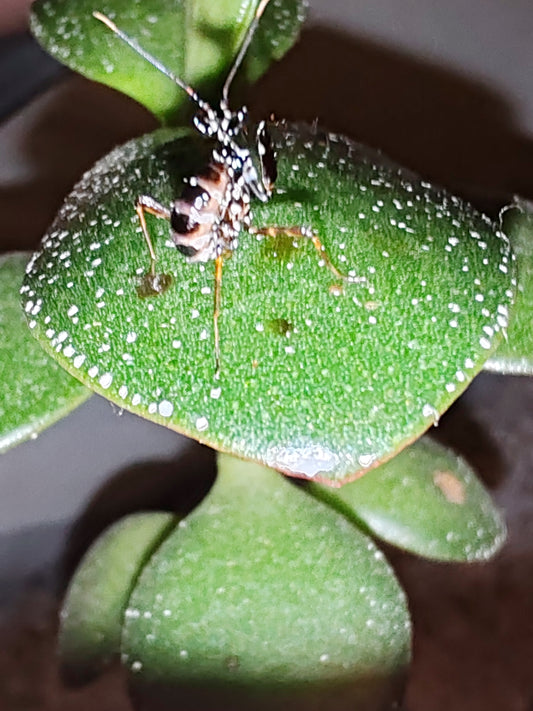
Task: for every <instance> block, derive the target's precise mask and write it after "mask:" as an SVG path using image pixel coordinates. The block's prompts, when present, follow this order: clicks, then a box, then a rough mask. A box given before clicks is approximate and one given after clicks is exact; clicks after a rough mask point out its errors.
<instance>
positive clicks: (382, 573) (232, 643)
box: [122, 456, 410, 708]
mask: <svg viewBox="0 0 533 711" xmlns="http://www.w3.org/2000/svg"><path fill="white" fill-rule="evenodd" d="M409 629H410V626H409V615H408V611H407V607H406V601H405V597H404V594H403V592H402V590H401V588H400V587H399V585H398V583H397V581H396V579H395V577H394V574H393V573H392V571H391V569H390V567H389V566H388V564H387V562H386V561H385V558H384V556H383V554H382V553H381V552H380V551H378V550H377V549H376V547H375V545H374V544H373V543H372V541H371V540H370V539H369V538H367V537H366V536H365V535H364V534H362V533H361V532H360V531H359V530H358V529H357V528H356V527H355V526H353V525H352V524H351V523H349V522H348V521H347V520H346V519H345V517H344V516H342V515H340V514H338V513H337V512H336V511H334V510H333V509H331V508H329V507H328V506H325V505H324V504H322V503H321V502H319V501H316V500H315V499H313V498H312V497H310V496H308V495H307V494H306V493H305V492H303V491H302V490H301V489H299V488H298V487H295V486H294V485H293V484H291V483H289V481H288V480H286V479H284V478H283V477H282V476H280V475H279V474H278V473H277V472H274V471H272V470H269V469H266V468H264V467H260V466H258V465H254V464H252V463H248V462H242V461H239V460H236V459H233V458H230V457H227V456H222V457H221V458H220V459H219V475H218V478H217V481H216V482H215V485H214V487H213V488H212V490H211V491H210V493H209V494H208V496H207V497H206V498H205V499H204V501H203V502H202V503H201V504H200V506H199V507H198V508H197V509H196V510H195V511H193V513H192V514H190V515H189V516H188V517H187V518H186V519H184V520H183V521H182V523H181V524H180V526H179V527H178V528H177V529H176V530H175V531H173V532H172V533H171V534H170V536H169V537H168V538H166V540H165V541H164V542H163V543H162V545H161V546H160V547H159V548H158V550H157V551H156V552H155V554H154V555H153V556H152V558H151V559H150V561H149V562H148V564H147V565H146V567H145V568H144V570H143V572H142V573H141V575H140V577H139V580H138V582H137V585H136V587H135V590H134V591H133V593H132V596H131V598H130V603H129V607H128V610H127V614H126V621H125V627H124V633H123V638H122V653H123V659H124V661H125V663H126V665H127V667H128V668H129V670H130V671H131V673H132V681H133V683H134V684H135V687H136V688H137V689H139V688H143V687H147V689H148V691H147V692H146V695H147V698H149V699H153V696H154V694H156V695H157V694H158V693H159V694H160V693H162V691H161V690H162V689H164V692H165V697H166V698H167V699H168V698H170V699H172V695H173V693H174V694H176V695H180V694H181V693H182V686H183V685H185V686H188V685H193V686H194V685H198V686H199V685H202V686H206V685H208V686H209V687H210V688H211V687H213V686H214V687H215V688H217V687H218V685H221V686H222V687H223V686H224V685H225V684H227V683H229V684H231V687H232V688H233V690H235V689H253V690H254V691H255V692H256V693H257V692H260V697H262V694H263V693H264V692H265V690H268V689H269V688H270V689H272V688H273V689H276V690H278V691H279V690H282V689H286V688H287V687H296V689H297V690H299V691H300V692H301V691H302V690H303V691H304V693H305V692H307V693H311V692H314V693H315V694H316V691H317V689H316V687H317V685H324V684H327V685H328V686H329V687H331V686H334V685H335V684H339V683H344V684H346V683H350V684H352V685H353V686H354V688H355V690H357V689H358V685H365V684H367V683H369V685H370V686H372V681H373V683H374V685H375V688H373V693H374V694H382V693H384V689H385V688H386V687H387V684H390V682H391V679H392V678H397V675H398V674H399V673H401V672H402V671H403V670H404V669H405V666H406V664H407V662H408V659H409V648H410V631H409ZM367 692H370V688H369V689H367ZM389 693H390V689H389ZM260 697H258V698H260ZM313 698H314V699H315V701H316V697H315V696H313ZM221 699H222V700H221V701H220V703H219V705H218V707H219V708H224V707H225V705H224V703H223V700H224V697H223V696H222V697H221ZM352 703H353V699H352ZM171 708H172V706H171ZM231 708H233V706H231ZM246 708H250V706H247V707H246ZM254 708H255V707H254ZM269 708H270V707H269ZM287 708H293V707H292V706H290V705H289V706H287ZM350 708H354V706H353V705H352V706H351V707H350ZM365 708H366V707H365ZM379 708H381V706H379Z"/></svg>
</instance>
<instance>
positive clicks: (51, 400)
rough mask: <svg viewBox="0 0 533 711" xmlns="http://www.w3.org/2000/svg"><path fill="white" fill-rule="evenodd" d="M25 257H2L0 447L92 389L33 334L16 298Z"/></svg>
mask: <svg viewBox="0 0 533 711" xmlns="http://www.w3.org/2000/svg"><path fill="white" fill-rule="evenodd" d="M29 257H30V255H29V254H24V253H13V254H8V255H4V256H2V257H0V363H1V364H2V366H1V368H0V373H1V382H0V393H1V395H0V452H5V451H6V450H7V449H9V448H10V447H13V446H15V445H16V444H19V443H20V442H23V441H24V440H26V439H28V438H30V437H35V436H37V434H38V433H39V432H41V430H44V429H45V428H46V427H49V426H50V425H52V424H53V423H54V422H56V421H57V420H59V419H61V418H62V417H64V416H65V415H67V414H68V413H69V412H70V411H71V410H73V409H74V408H76V407H77V406H78V405H80V404H81V403H82V402H84V401H85V400H86V399H87V398H88V397H89V395H90V394H91V392H90V390H87V389H86V388H84V387H83V386H82V385H80V383H79V382H78V381H77V380H75V379H74V378H72V377H71V376H69V375H67V373H65V371H64V370H63V369H62V368H59V367H58V365H57V363H56V362H55V361H54V360H52V359H51V358H49V357H48V356H47V355H46V353H45V352H44V351H43V349H42V348H41V347H40V345H39V344H38V343H37V342H36V341H35V340H34V339H33V338H32V337H31V334H30V331H29V330H28V325H27V323H26V319H25V318H24V314H23V312H22V309H21V307H20V297H19V289H20V286H21V284H22V279H23V277H24V268H25V266H26V263H27V261H28V259H29ZM39 308H40V304H39V302H38V300H36V301H35V303H33V304H31V305H30V304H28V305H27V313H28V317H29V318H30V319H31V318H33V316H34V315H36V314H37V312H38V311H39Z"/></svg>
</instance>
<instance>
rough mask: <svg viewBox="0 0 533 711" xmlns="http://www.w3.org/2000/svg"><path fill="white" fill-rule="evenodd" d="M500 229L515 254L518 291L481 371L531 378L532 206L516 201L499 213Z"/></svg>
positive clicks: (532, 295)
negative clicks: (506, 326) (505, 325)
mask: <svg viewBox="0 0 533 711" xmlns="http://www.w3.org/2000/svg"><path fill="white" fill-rule="evenodd" d="M503 229H504V231H505V233H506V234H507V236H508V237H509V240H510V241H511V245H512V247H513V251H514V253H515V254H516V259H517V264H518V292H517V298H516V304H515V305H514V307H513V313H512V318H511V323H510V325H509V330H508V332H507V337H506V339H505V340H504V341H503V342H502V343H501V344H500V346H499V348H498V350H497V351H496V353H494V354H493V355H492V356H491V357H490V358H489V360H488V361H487V362H486V363H485V368H486V370H492V371H496V372H498V373H511V374H514V375H533V203H531V202H528V201H527V200H522V199H518V198H517V199H516V201H515V202H514V204H513V205H510V206H509V207H508V208H507V209H506V210H505V211H504V212H503Z"/></svg>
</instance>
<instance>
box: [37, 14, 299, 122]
mask: <svg viewBox="0 0 533 711" xmlns="http://www.w3.org/2000/svg"><path fill="white" fill-rule="evenodd" d="M258 4H259V0H224V2H220V1H219V2H213V0H143V2H131V0H38V1H37V2H36V3H35V4H34V5H33V6H32V17H31V28H32V32H33V34H34V35H35V37H36V38H37V39H38V41H39V42H40V43H41V44H42V45H43V47H44V48H45V49H46V50H47V51H48V52H50V54H51V55H52V56H53V57H55V58H56V59H58V60H59V61H60V62H62V63H63V64H66V65H67V66H69V67H70V68H71V69H74V70H75V71H77V72H80V73H81V74H83V75H84V76H86V77H89V79H94V80H96V81H99V82H101V83H103V84H107V85H108V86H111V87H113V88H114V89H118V90H119V91H122V92H123V93H125V94H128V95H129V96H132V97H133V98H134V99H136V100H137V101H139V102H140V103H142V104H144V105H145V106H146V107H147V108H148V109H149V110H150V111H151V112H152V113H153V114H155V116H157V117H158V118H159V119H160V120H161V121H162V122H163V123H167V124H169V123H175V122H176V121H177V119H178V117H179V116H180V115H181V114H182V113H183V112H184V111H185V112H187V113H188V112H189V110H190V100H189V98H188V97H187V95H186V94H185V92H184V91H183V90H182V89H180V88H179V87H178V86H177V85H176V84H174V83H173V82H172V81H171V80H170V79H168V78H167V77H166V76H165V75H164V74H162V73H161V72H160V71H158V70H157V69H155V68H154V67H152V66H151V65H150V64H149V63H148V61H147V60H145V59H143V58H142V57H139V56H137V55H136V54H135V53H134V51H133V50H132V49H130V48H129V47H128V46H127V45H125V44H124V42H123V41H122V40H120V39H119V38H118V37H115V36H112V34H111V31H110V30H109V29H108V28H107V27H105V26H104V25H103V24H102V23H101V22H99V21H97V20H96V19H95V18H94V17H93V14H92V13H93V12H94V11H99V12H101V13H103V14H106V15H108V16H110V17H111V19H113V20H114V21H115V22H116V24H117V25H118V26H119V28H120V29H121V30H123V31H125V32H126V33H127V34H129V35H130V36H132V37H133V38H134V39H136V40H137V41H138V42H139V43H140V44H141V46H142V47H143V49H145V50H146V51H148V52H149V53H151V54H152V55H153V56H155V57H156V59H158V60H160V61H161V62H162V63H163V64H164V65H165V67H166V68H167V69H169V70H170V71H171V72H173V73H174V74H175V75H177V76H178V77H180V79H182V80H183V81H185V82H187V83H189V84H190V85H191V86H193V88H194V89H196V90H197V91H199V93H200V94H201V95H202V96H203V97H204V98H205V99H208V100H216V101H217V103H218V99H219V97H220V90H221V86H222V83H223V80H224V78H225V76H226V74H227V73H228V71H229V68H230V66H231V63H232V60H233V58H234V56H235V54H236V52H237V49H238V47H239V46H240V42H241V40H242V39H243V37H244V34H245V32H246V29H247V28H248V26H249V24H250V22H251V19H252V17H253V15H254V13H255V10H256V8H257V6H258ZM305 7H306V3H305V1H304V0H274V1H273V2H272V3H271V6H269V7H267V9H266V10H265V15H264V17H263V18H262V20H261V23H260V25H259V28H258V30H257V33H256V36H255V37H254V41H253V44H252V45H251V47H250V49H249V53H248V55H247V57H246V59H245V63H244V66H243V71H242V72H241V77H242V78H245V79H246V80H247V81H253V80H255V79H257V78H258V76H260V75H261V74H262V73H263V72H265V71H266V69H267V67H268V66H269V64H271V62H272V60H273V59H280V58H281V56H283V54H284V53H285V52H286V51H287V50H288V49H289V48H290V47H291V46H292V45H293V44H294V42H295V41H296V39H297V36H298V33H299V29H300V26H301V24H302V22H303V19H304V16H305Z"/></svg>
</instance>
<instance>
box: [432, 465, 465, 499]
mask: <svg viewBox="0 0 533 711" xmlns="http://www.w3.org/2000/svg"><path fill="white" fill-rule="evenodd" d="M433 483H434V484H435V486H437V487H438V488H439V489H440V490H441V491H442V493H443V495H444V498H445V499H446V501H449V502H450V503H451V504H464V502H465V500H466V492H465V486H464V484H463V482H462V481H461V480H460V479H458V478H457V477H456V476H455V474H453V473H452V472H448V471H437V472H434V473H433Z"/></svg>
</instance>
